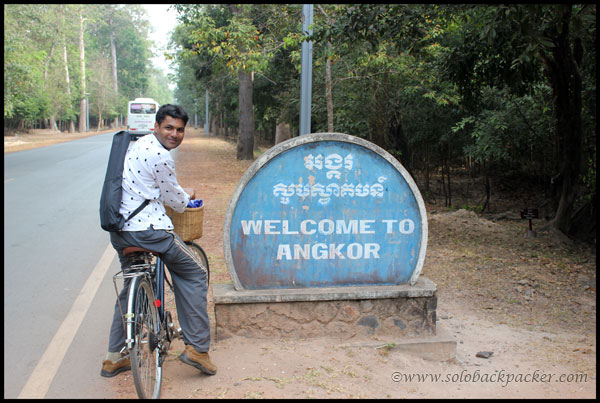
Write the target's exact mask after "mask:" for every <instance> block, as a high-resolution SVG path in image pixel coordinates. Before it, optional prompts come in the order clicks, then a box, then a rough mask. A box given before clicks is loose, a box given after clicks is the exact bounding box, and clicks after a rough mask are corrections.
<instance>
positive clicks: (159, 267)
mask: <svg viewBox="0 0 600 403" xmlns="http://www.w3.org/2000/svg"><path fill="white" fill-rule="evenodd" d="M185 243H186V245H188V247H189V248H190V249H191V250H192V252H193V253H194V254H196V256H198V258H199V259H200V260H201V261H202V264H203V265H204V266H205V267H206V273H207V282H210V270H209V266H208V258H207V256H206V253H205V252H204V250H203V249H202V248H201V247H200V245H198V244H196V243H194V242H191V241H187V242H185ZM123 254H124V255H125V256H129V258H130V261H131V263H132V264H131V266H130V267H129V268H128V269H127V271H126V272H123V270H121V271H120V272H118V273H117V274H115V275H114V276H113V284H114V286H115V291H116V293H117V301H118V300H119V299H118V296H119V290H118V287H117V280H123V281H125V280H126V279H128V278H129V279H130V283H129V291H128V296H127V310H126V312H125V314H123V309H122V307H121V304H120V302H119V309H120V310H121V318H122V320H123V327H124V329H125V334H126V340H125V343H126V346H125V347H124V348H123V350H122V351H121V352H122V353H123V352H124V353H129V357H130V359H131V371H132V375H133V381H134V384H135V389H136V392H137V394H138V397H139V398H141V399H148V398H152V399H158V398H159V397H160V391H161V386H162V367H163V363H164V361H165V359H166V357H167V354H168V351H169V347H170V346H171V342H172V341H173V340H175V339H176V338H179V339H181V338H182V336H183V332H182V331H181V328H175V323H174V321H173V318H172V316H171V313H170V312H169V311H168V310H166V309H165V288H164V283H165V282H166V283H167V284H168V285H169V288H170V290H171V292H173V286H172V284H171V282H170V281H169V279H168V278H167V276H166V273H165V266H164V263H163V261H162V260H161V258H160V256H159V254H158V253H156V252H154V251H151V250H148V249H143V248H139V247H136V246H131V247H127V248H125V249H124V250H123Z"/></svg>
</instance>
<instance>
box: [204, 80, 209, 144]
mask: <svg viewBox="0 0 600 403" xmlns="http://www.w3.org/2000/svg"><path fill="white" fill-rule="evenodd" d="M204 117H205V119H206V120H205V121H204V134H205V135H206V136H208V133H209V132H210V125H209V124H208V90H206V114H205V115H204Z"/></svg>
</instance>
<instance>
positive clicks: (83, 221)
mask: <svg viewBox="0 0 600 403" xmlns="http://www.w3.org/2000/svg"><path fill="white" fill-rule="evenodd" d="M112 134H113V133H108V134H102V135H98V136H93V137H88V138H84V139H81V140H76V141H72V142H66V143H60V144H56V145H52V146H48V147H42V148H37V149H33V150H27V151H21V152H16V153H11V154H5V155H4V398H15V397H18V396H20V394H21V393H22V392H23V390H24V386H26V385H27V382H28V381H33V382H34V383H35V382H37V383H38V385H37V386H38V390H39V389H40V384H41V390H45V391H44V392H43V393H44V395H43V396H38V397H47V398H111V397H114V396H112V395H111V394H110V391H109V388H107V381H106V379H104V378H102V377H100V367H101V363H102V360H103V359H104V356H105V354H106V347H107V343H108V330H109V329H108V327H109V324H110V320H111V317H112V309H113V304H114V298H115V291H114V287H113V283H112V275H113V274H115V273H116V272H117V271H118V270H119V269H118V266H119V265H118V259H117V258H116V257H114V255H108V249H107V246H108V245H109V234H108V233H107V232H105V231H103V230H102V229H101V228H100V219H99V215H98V206H99V200H100V192H101V188H102V182H103V180H104V174H105V171H106V163H107V161H108V154H109V151H110V144H111V140H112ZM105 252H107V254H105ZM103 256H105V259H104V261H105V263H106V264H105V266H106V267H107V268H108V269H107V270H100V271H99V270H95V268H98V267H99V266H101V264H99V262H100V261H102V257H103ZM106 256H109V258H108V259H107V258H106ZM111 256H113V257H114V258H112V257H111ZM94 272H95V273H96V274H97V273H101V274H102V275H101V276H100V277H98V278H97V279H96V280H94V277H93V276H91V275H92V274H93V273H94ZM103 273H105V275H104V274H103ZM90 276H91V277H90ZM84 286H86V287H87V288H86V287H84ZM86 290H87V291H86ZM90 290H91V291H90ZM96 290H97V291H96ZM86 297H87V298H88V300H89V301H88V302H87V303H84V302H85V300H86ZM82 301H84V302H82ZM77 315H79V316H80V317H81V320H80V321H79V322H78V323H79V324H80V325H77V326H74V325H73V320H72V319H73V317H74V316H75V317H76V316H77ZM69 318H70V320H68V319H69ZM75 322H76V321H75ZM61 326H62V327H61ZM59 330H62V333H61V332H59ZM57 334H59V335H62V336H63V337H62V338H60V337H58V339H57V337H55V336H56V335H57ZM64 335H68V336H72V340H69V337H67V338H65V337H64ZM53 338H54V342H53V343H52V340H53ZM61 348H62V349H66V351H65V352H64V354H63V355H62V356H61V354H59V353H57V351H59V350H60V349H61ZM45 353H46V357H50V359H49V361H48V362H49V364H50V365H41V364H40V362H41V361H40V358H41V357H42V356H44V354H45ZM57 357H58V358H57ZM42 362H43V360H42ZM34 370H37V372H36V375H34V376H33V377H32V373H33V371H34ZM45 378H47V379H48V380H47V381H46V384H47V385H46V386H44V381H43V380H44V379H45ZM132 387H133V385H132ZM21 397H23V395H21Z"/></svg>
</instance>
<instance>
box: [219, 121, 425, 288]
mask: <svg viewBox="0 0 600 403" xmlns="http://www.w3.org/2000/svg"><path fill="white" fill-rule="evenodd" d="M223 244H224V249H225V259H226V262H227V268H228V270H229V273H230V276H231V278H232V281H233V285H234V288H236V289H271V288H304V287H335V286H359V285H397V284H403V283H408V282H410V283H411V284H414V283H415V282H416V281H417V278H418V276H419V273H420V271H421V268H422V266H423V261H424V258H425V250H426V246H427V218H426V212H425V206H424V203H423V200H422V198H421V195H420V193H419V191H418V189H417V187H416V184H415V183H414V181H413V179H412V178H411V177H410V175H408V173H407V172H406V170H405V169H404V167H402V165H401V164H400V163H399V162H398V161H397V160H396V159H395V158H393V157H392V156H391V155H390V154H388V153H387V152H386V151H385V150H383V149H381V148H380V147H378V146H376V145H375V144H372V143H370V142H368V141H366V140H363V139H361V138H359V137H355V136H349V135H346V134H338V133H317V134H310V135H304V136H300V137H296V138H293V139H290V140H287V141H285V142H283V143H280V144H278V145H277V146H275V147H273V148H272V149H270V150H269V151H268V152H267V153H265V154H263V155H262V156H261V157H260V158H259V159H257V160H256V161H255V162H254V164H253V165H252V166H251V167H250V168H249V169H248V171H247V172H246V173H245V175H244V176H243V177H242V179H241V181H240V183H239V185H238V188H237V189H236V191H235V192H234V195H233V197H232V199H231V202H230V205H229V209H228V211H227V215H226V219H225V227H224V241H223Z"/></svg>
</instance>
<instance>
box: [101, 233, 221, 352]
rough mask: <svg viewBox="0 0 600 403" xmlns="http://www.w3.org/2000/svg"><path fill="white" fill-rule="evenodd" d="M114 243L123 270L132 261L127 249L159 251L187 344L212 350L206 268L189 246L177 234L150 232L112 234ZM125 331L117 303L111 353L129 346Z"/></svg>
mask: <svg viewBox="0 0 600 403" xmlns="http://www.w3.org/2000/svg"><path fill="white" fill-rule="evenodd" d="M110 241H111V243H112V245H113V247H114V248H115V250H116V251H117V255H118V256H119V260H120V261H121V267H122V268H127V267H128V266H129V265H130V263H129V258H127V257H125V256H123V249H125V248H126V247H128V246H138V247H141V248H144V249H149V250H151V251H155V252H158V253H159V254H160V256H161V258H162V260H163V262H164V263H165V266H166V267H167V268H168V269H169V273H170V274H171V279H172V280H173V288H174V294H175V305H176V306H177V316H178V319H179V324H180V326H181V330H182V331H183V342H184V343H185V344H186V345H191V346H193V347H194V348H195V349H196V351H198V352H200V353H202V352H206V351H208V350H209V347H210V322H209V320H208V314H207V311H206V293H207V291H208V284H207V273H206V268H205V267H204V266H203V265H202V263H201V262H200V260H198V258H196V256H195V255H194V253H193V252H191V251H190V250H189V249H188V248H187V246H186V245H185V243H184V242H183V241H182V240H181V238H179V236H178V235H177V234H176V233H174V232H173V231H167V230H154V229H148V230H145V231H120V232H111V233H110ZM129 283H130V279H126V280H125V284H124V287H123V290H121V292H120V294H119V300H120V301H121V306H122V307H123V309H126V307H127V291H128V288H129ZM125 338H126V335H125V331H124V329H123V322H122V320H121V311H120V310H119V305H118V301H117V302H115V311H114V315H113V322H112V325H111V328H110V338H109V342H108V351H109V352H118V351H121V349H122V348H123V347H124V346H125Z"/></svg>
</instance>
